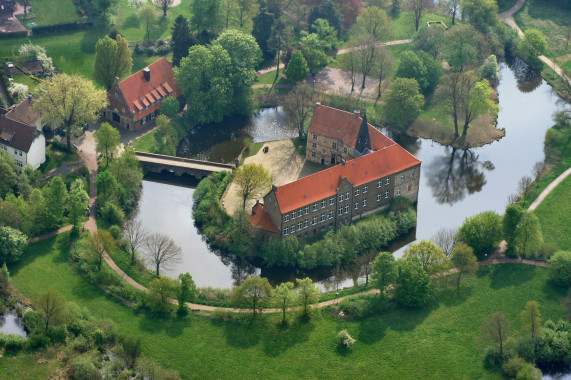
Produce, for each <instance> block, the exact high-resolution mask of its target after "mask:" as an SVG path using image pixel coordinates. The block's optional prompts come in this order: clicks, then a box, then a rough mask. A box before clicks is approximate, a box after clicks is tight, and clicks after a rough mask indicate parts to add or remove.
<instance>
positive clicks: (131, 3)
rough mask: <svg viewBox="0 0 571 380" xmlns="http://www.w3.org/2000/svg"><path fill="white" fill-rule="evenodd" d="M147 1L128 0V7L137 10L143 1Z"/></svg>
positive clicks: (144, 1)
mask: <svg viewBox="0 0 571 380" xmlns="http://www.w3.org/2000/svg"><path fill="white" fill-rule="evenodd" d="M146 2H147V0H129V2H128V3H129V7H130V8H132V9H134V10H138V9H139V8H141V7H142V6H143V5H144V4H145V3H146Z"/></svg>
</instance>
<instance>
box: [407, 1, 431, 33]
mask: <svg viewBox="0 0 571 380" xmlns="http://www.w3.org/2000/svg"><path fill="white" fill-rule="evenodd" d="M428 6H429V2H428V0H408V1H407V8H408V10H410V12H411V13H412V17H413V19H414V28H415V30H416V31H417V32H418V27H419V26H420V19H421V18H422V13H423V12H424V11H425V10H426V8H428Z"/></svg>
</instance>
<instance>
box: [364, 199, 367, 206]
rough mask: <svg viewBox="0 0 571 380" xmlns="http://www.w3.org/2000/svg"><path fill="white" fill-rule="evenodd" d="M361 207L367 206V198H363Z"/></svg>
mask: <svg viewBox="0 0 571 380" xmlns="http://www.w3.org/2000/svg"><path fill="white" fill-rule="evenodd" d="M363 207H367V198H365V199H363Z"/></svg>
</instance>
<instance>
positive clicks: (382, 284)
mask: <svg viewBox="0 0 571 380" xmlns="http://www.w3.org/2000/svg"><path fill="white" fill-rule="evenodd" d="M397 276H398V270H397V262H396V260H395V257H394V256H393V254H392V253H390V252H381V253H379V254H378V256H377V257H376V258H375V260H374V261H373V264H372V265H371V279H372V281H373V282H374V283H375V286H376V287H377V289H379V291H380V294H381V297H382V296H383V293H384V291H385V288H386V287H387V286H389V285H391V284H394V282H395V281H396V279H397Z"/></svg>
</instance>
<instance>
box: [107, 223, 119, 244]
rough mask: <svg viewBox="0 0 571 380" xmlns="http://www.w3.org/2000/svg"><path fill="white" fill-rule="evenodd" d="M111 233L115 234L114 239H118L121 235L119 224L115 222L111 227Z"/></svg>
mask: <svg viewBox="0 0 571 380" xmlns="http://www.w3.org/2000/svg"><path fill="white" fill-rule="evenodd" d="M109 233H110V234H111V236H113V239H115V240H117V239H119V238H120V237H121V228H120V227H119V226H118V225H116V224H114V225H112V226H111V227H109Z"/></svg>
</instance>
